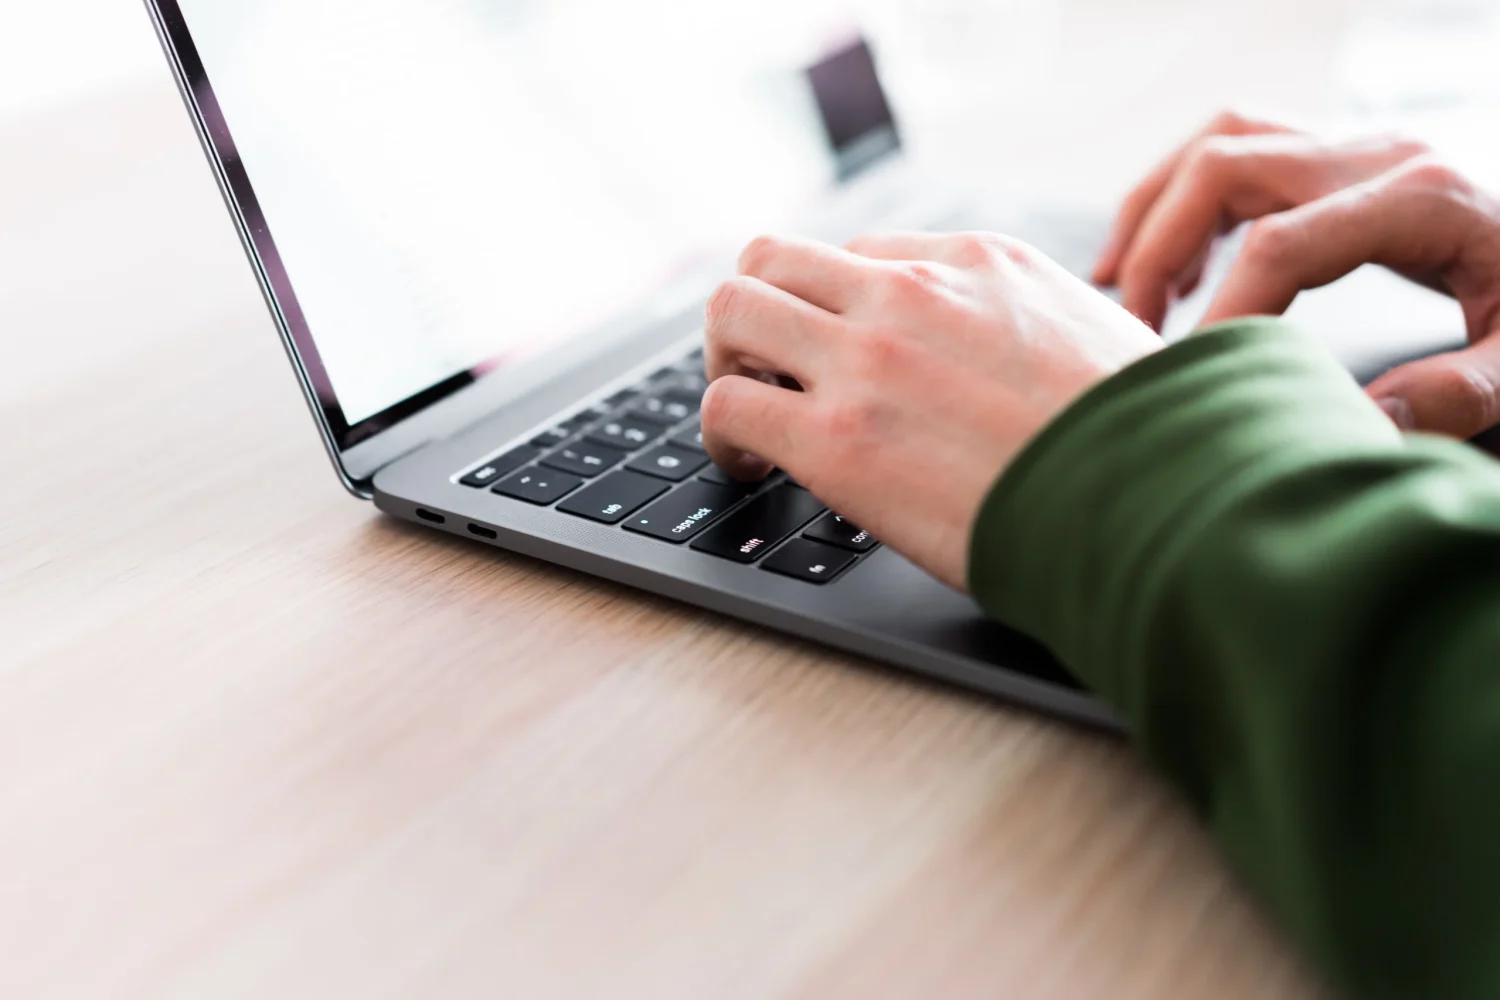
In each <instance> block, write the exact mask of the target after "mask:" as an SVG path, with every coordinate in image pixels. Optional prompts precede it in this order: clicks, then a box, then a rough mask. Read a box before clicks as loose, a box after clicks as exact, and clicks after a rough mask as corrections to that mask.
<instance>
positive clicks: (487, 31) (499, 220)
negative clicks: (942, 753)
mask: <svg viewBox="0 0 1500 1000" xmlns="http://www.w3.org/2000/svg"><path fill="white" fill-rule="evenodd" d="M147 7H148V8H149V10H150V13H151V15H152V18H153V20H154V22H155V24H156V28H157V32H158V35H159V37H160V39H161V41H162V44H163V47H164V49H165V51H166V54H167V56H168V59H169V61H170V64H171V66H172V69H173V71H174V73H175V75H176V78H177V81H178V84H179V87H180V89H181V92H182V94H183V97H184V99H185V102H186V105H187V108H188V111H189V112H190V114H191V116H192V119H193V121H194V123H195V125H196V128H197V131H198V133H199V136H200V138H201V140H202V143H203V147H204V149H205V151H206V153H207V155H208V159H209V161H210V164H211V165H212V168H213V170H214V173H215V175H216V176H217V179H218V182H219V185H220V187H221V189H222V192H223V195H224V198H225V201H226V203H227V205H228V208H229V211H230V215H231V217H232V218H233V221H234V224H235V225H236V227H237V228H238V231H239V234H240V237H241V239H242V241H243V244H244V246H245V249H246V252H247V254H248V257H249V261H250V264H251V266H252V267H253V268H254V271H255V274H256V277H257V279H258V281H259V283H260V286H261V288H262V291H263V293H264V296H265V299H266V302H267V304H268V306H269V308H270V312H271V315H272V317H273V319H274V321H275V325H276V327H277V328H278V330H279V332H280V335H281V337H282V340H283V343H284V345H285V348H286V351H287V354H288V356H289V358H290V360H291V363H292V367H293V369H294V371H295V373H296V376H297V378H298V380H299V381H300V383H301V385H302V389H303V391H304V393H305V395H306V398H307V401H308V404H309V406H310V407H311V410H312V415H313V418H314V420H315V422H316V424H317V426H318V429H319V431H320V433H321V435H322V438H323V441H324V444H325V445H326V447H327V450H328V453H329V455H330V457H331V458H332V460H333V465H334V468H335V469H336V470H337V473H338V475H339V478H340V480H341V481H342V482H343V484H344V486H345V487H347V489H348V490H349V491H350V492H351V493H353V494H354V495H355V496H357V497H359V498H361V499H364V500H368V501H373V502H374V504H375V505H376V506H377V507H378V508H379V509H380V510H382V511H384V512H385V513H387V514H389V515H391V516H393V517H397V518H401V519H404V520H407V521H411V522H413V523H415V524H418V525H422V526H424V527H427V528H431V529H433V530H436V531H442V532H446V533H449V534H452V535H457V536H459V537H461V538H465V539H468V540H469V541H471V542H474V543H476V544H482V545H490V546H495V547H498V548H502V549H506V550H509V551H511V552H517V553H522V554H524V555H527V556H531V557H535V558H538V559H543V560H547V561H549V562H552V563H556V564H559V565H562V566H566V567H569V568H571V569H574V570H577V571H581V572H584V573H589V574H593V575H595V576H598V577H602V578H604V579H607V580H611V581H614V582H616V583H620V584H626V585H629V586H631V587H636V588H639V589H641V590H645V591H649V592H651V593H653V594H659V595H664V596H666V597H670V598H674V599H676V600H680V601H684V602H687V603H689V604H693V605H697V606H699V607H702V608H705V609H708V610H709V611H712V612H715V613H718V614H722V615H728V616H733V617H735V618H738V619H742V620H744V621H746V622H749V623H752V624H754V625H758V626H762V627H765V628H770V629H776V630H779V631H781V632H785V633H789V634H791V635H795V636H800V637H803V638H805V639H809V640H813V641H815V642H819V643H823V644H826V645H828V646H831V647H836V648H838V649H841V650H846V651H848V652H850V653H854V654H858V655H861V656H864V657H868V658H870V659H872V660H875V661H878V662H880V663H884V664H888V665H890V666H893V667H897V668H902V669H905V670H910V671H915V672H917V673H919V674H922V675H924V676H926V677H929V678H934V679H937V680H940V681H944V682H950V683H953V684H958V685H962V686H964V687H966V688H970V689H974V690H977V691H980V692H985V693H988V694H991V695H995V696H999V697H1001V698H1004V699H1008V700H1010V701H1013V702H1017V703H1020V704H1024V705H1027V706H1031V707H1034V708H1036V709H1040V710H1044V711H1047V712H1051V713H1056V714H1058V715H1062V716H1066V717H1069V718H1072V719H1075V720H1079V721H1081V722H1084V723H1088V724H1093V725H1098V726H1103V727H1107V728H1108V727H1115V726H1116V725H1117V720H1116V718H1115V716H1114V715H1113V714H1112V713H1111V712H1110V710H1108V709H1107V708H1106V707H1105V706H1103V705H1102V704H1101V703H1100V702H1098V701H1096V700H1095V699H1094V698H1093V697H1091V696H1090V695H1089V694H1088V693H1087V692H1086V691H1084V690H1083V689H1082V688H1081V687H1080V685H1079V684H1078V683H1077V682H1076V681H1075V680H1074V679H1073V678H1072V677H1071V676H1070V675H1069V674H1068V673H1067V672H1066V671H1065V670H1064V669H1063V668H1062V667H1061V666H1059V664H1058V663H1057V662H1056V661H1055V660H1054V659H1053V658H1052V657H1051V656H1050V655H1049V654H1048V652H1047V651H1046V650H1045V649H1043V648H1041V647H1040V646H1039V645H1038V644H1036V643H1034V642H1032V641H1031V640H1029V639H1027V638H1026V637H1024V636H1022V635H1019V634H1017V633H1015V632H1013V631H1011V630H1008V629H1006V628H1004V627H1003V626H1001V625H999V624H997V623H995V622H993V621H991V620H989V619H987V618H986V617H985V616H984V615H983V614H982V613H981V612H980V611H979V609H978V608H977V607H976V606H975V605H974V604H973V602H972V601H970V600H969V598H967V597H965V596H963V595H961V594H958V593H956V592H954V591H952V590H950V589H948V588H946V587H944V586H943V585H941V584H939V583H937V582H935V581H934V580H933V579H932V578H930V577H929V576H927V575H926V574H925V573H924V572H922V571H921V570H919V569H918V568H916V567H915V566H914V565H912V564H911V563H910V562H908V561H907V560H906V559H904V558H903V557H901V556H900V555H898V554H897V553H895V552H893V551H892V550H890V549H889V548H886V547H885V546H883V545H881V543H880V540H879V539H877V538H874V537H871V535H870V534H869V533H868V532H866V531H864V530H863V529H862V528H860V526H859V525H857V524H852V523H850V522H849V521H847V520H845V519H844V518H842V517H841V516H840V515H839V513H838V512H837V511H831V510H828V509H826V507H825V506H824V504H823V503H822V502H821V501H820V500H819V499H818V498H817V497H815V496H814V495H813V494H811V493H810V492H808V491H807V490H805V489H803V488H802V487H801V486H799V485H798V484H797V483H795V482H792V481H790V480H788V479H787V478H786V477H785V476H784V475H780V474H774V475H773V476H772V477H771V478H770V479H769V480H767V481H766V482H765V483H762V484H756V485H751V486H747V485H743V484H739V483H736V482H734V481H732V480H730V479H729V478H728V477H726V476H725V475H724V474H722V473H721V472H720V471H719V470H717V469H716V468H715V467H714V466H713V465H712V464H711V463H710V462H709V460H708V457H707V456H706V455H705V453H704V451H703V449H702V441H701V436H700V430H699V425H698V419H697V414H698V405H699V401H700V399H701V397H702V394H703V391H704V389H705V388H706V385H707V383H706V381H705V378H704V371H703V356H702V351H701V336H702V330H701V320H702V310H703V305H704V302H705V300H706V298H707V296H708V294H709V293H710V291H711V290H712V289H713V287H714V286H715V285H716V284H717V282H718V281H720V280H722V279H723V278H724V277H725V276H726V275H728V274H729V273H731V270H732V267H733V261H734V258H735V255H736V253H737V251H738V249H739V248H740V247H741V246H743V244H744V243H745V242H746V241H747V240H748V239H749V238H750V237H752V236H754V235H756V234H758V233H760V232H765V231H795V232H799V233H803V234H807V235H811V236H814V237H820V238H824V239H829V240H833V241H843V240H846V239H848V238H850V237H852V236H854V235H856V234H858V233H860V232H866V231H874V230H882V229H913V228H933V229H955V228H1000V227H1001V226H997V225H996V224H995V223H996V221H997V220H995V219H993V218H984V219H980V218H978V215H979V214H980V213H978V212H977V210H976V208H975V202H974V201H973V200H972V199H969V198H966V197H965V196H963V195H962V194H961V193H955V192H954V191H952V190H950V189H947V188H945V186H944V185H942V184H939V183H935V182H933V181H932V180H931V179H930V178H927V177H924V176H922V175H921V174H920V173H919V172H918V171H917V170H915V169H914V168H913V167H912V166H911V165H910V163H909V162H908V160H907V157H906V156H905V155H904V154H903V150H902V143H901V133H900V130H899V128H898V126H897V122H896V120H895V118H894V116H893V114H892V111H891V103H890V101H889V100H888V99H887V95H886V93H885V91H884V89H883V87H882V84H881V80H880V78H879V74H878V72H877V69H876V60H875V56H874V54H873V53H872V51H871V48H870V46H869V45H868V44H867V43H866V42H865V41H864V40H863V39H862V38H860V37H859V36H858V35H853V36H850V35H848V34H842V35H838V36H830V35H829V34H827V33H826V25H824V24H821V23H819V16H820V15H819V12H820V10H821V6H820V4H819V3H818V2H817V0H799V2H792V0H764V2H762V3H758V4H756V5H751V6H750V7H746V5H740V4H732V3H729V2H727V0H633V2H631V3H620V2H618V0H553V2H541V0H531V2H522V0H515V2H512V3H508V4H481V3H473V2H457V0H454V2H445V3H428V4H419V5H412V4H409V3H398V2H397V0H362V2H361V3H360V4H358V5H351V4H348V3H347V2H345V0H147ZM1002 225H1003V228H1005V229H1007V230H1008V231H1010V232H1012V233H1016V234H1018V235H1020V236H1022V237H1023V238H1026V239H1028V240H1030V241H1031V242H1033V243H1035V244H1036V245H1038V246H1039V247H1040V248H1041V249H1043V250H1044V251H1046V252H1048V253H1050V254H1051V255H1053V256H1054V257H1056V258H1058V259H1059V260H1061V261H1062V262H1063V263H1064V264H1065V265H1070V266H1072V267H1073V268H1074V269H1075V270H1078V271H1080V272H1081V271H1082V270H1083V269H1086V268H1087V266H1088V264H1089V262H1090V259H1091V257H1092V252H1093V250H1094V249H1095V248H1096V246H1097V245H1098V242H1099V240H1100V238H1101V237H1102V233H1103V226H1102V224H1101V222H1100V220H1099V219H1098V218H1096V217H1092V216H1088V215H1080V216H1070V215H1067V214H1058V213H1053V214H1050V215H1041V214H1035V213H1034V214H1032V215H1016V216H1012V217H1009V218H1007V219H1006V220H1005V221H1004V222H1003V224H1002ZM934 488H941V484H934Z"/></svg>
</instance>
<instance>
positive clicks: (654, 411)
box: [625, 396, 698, 426]
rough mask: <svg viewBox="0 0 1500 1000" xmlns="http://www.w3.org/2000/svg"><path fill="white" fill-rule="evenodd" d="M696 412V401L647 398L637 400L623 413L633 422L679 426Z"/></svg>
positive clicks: (661, 397) (658, 397)
mask: <svg viewBox="0 0 1500 1000" xmlns="http://www.w3.org/2000/svg"><path fill="white" fill-rule="evenodd" d="M697 412H698V401H697V400H696V399H695V400H692V401H691V402H688V401H685V400H681V399H671V398H669V397H667V396H647V397H645V398H644V399H640V400H637V401H636V402H635V403H633V404H631V406H630V407H629V408H628V409H627V410H626V411H625V415H626V416H627V417H629V418H631V419H634V420H645V421H649V422H650V423H653V424H662V425H664V426H665V425H670V424H680V423H682V421H684V420H686V419H687V418H688V417H691V416H692V415H693V414H695V413H697Z"/></svg>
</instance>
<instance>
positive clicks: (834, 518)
mask: <svg viewBox="0 0 1500 1000" xmlns="http://www.w3.org/2000/svg"><path fill="white" fill-rule="evenodd" d="M802 537H803V538H811V539H813V540H815V541H819V542H827V543H828V544H829V545H837V546H838V547H839V548H841V549H848V550H849V551H851V552H868V551H870V550H871V549H873V548H874V547H875V546H876V545H878V544H880V543H879V542H877V541H875V536H873V535H871V534H870V533H869V532H868V531H866V530H864V529H863V528H861V527H860V526H859V525H857V524H855V523H854V522H853V521H850V520H848V519H846V518H842V517H840V516H839V515H837V514H829V515H828V516H827V517H825V518H823V519H822V520H821V521H819V522H818V523H817V524H814V525H813V526H812V527H811V528H808V529H807V530H806V531H804V532H803V533H802Z"/></svg>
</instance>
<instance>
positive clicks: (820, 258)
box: [739, 236, 869, 313]
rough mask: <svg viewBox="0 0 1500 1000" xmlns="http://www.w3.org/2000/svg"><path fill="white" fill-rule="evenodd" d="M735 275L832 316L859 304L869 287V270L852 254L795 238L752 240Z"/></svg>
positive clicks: (742, 255)
mask: <svg viewBox="0 0 1500 1000" xmlns="http://www.w3.org/2000/svg"><path fill="white" fill-rule="evenodd" d="M739 271H740V273H741V274H743V275H746V276H748V277H752V278H759V279H760V280H761V281H764V282H765V283H766V284H768V285H773V286H775V287H777V288H780V289H781V290H782V291H785V292H788V293H790V294H792V295H795V296H797V298H799V299H802V300H803V301H805V302H810V303H812V304H813V305H815V306H818V307H819V308H821V309H825V310H827V311H828V312H832V313H841V312H846V311H847V310H848V309H850V308H851V307H852V306H853V305H854V304H856V303H857V302H859V301H861V300H862V299H863V298H864V297H865V295H866V292H867V288H868V285H869V270H868V268H867V267H866V266H865V262H864V261H862V260H860V258H859V257H858V256H856V255H855V254H852V253H850V252H848V251H847V250H841V249H839V248H838V247H835V246H830V245H828V244H827V243H820V242H818V241H817V240H806V239H800V238H795V237H783V236H761V237H758V238H757V239H755V240H752V241H751V242H750V245H749V246H747V247H745V250H744V252H743V253H742V254H740V264H739Z"/></svg>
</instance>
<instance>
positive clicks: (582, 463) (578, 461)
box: [542, 441, 624, 479]
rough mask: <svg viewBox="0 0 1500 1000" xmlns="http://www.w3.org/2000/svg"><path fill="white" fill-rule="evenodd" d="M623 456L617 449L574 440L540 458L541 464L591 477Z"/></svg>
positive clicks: (612, 466) (612, 465) (576, 474)
mask: <svg viewBox="0 0 1500 1000" xmlns="http://www.w3.org/2000/svg"><path fill="white" fill-rule="evenodd" d="M623 457H624V456H623V455H621V454H620V452H619V450H618V449H615V448H608V447H605V446H604V445H602V444H594V443H593V442H592V441H575V442H573V443H572V444H570V445H568V446H567V447H566V448H559V449H557V450H556V451H554V452H553V453H552V454H550V455H548V456H547V457H546V458H544V459H542V464H543V465H547V466H551V467H552V468H554V469H561V470H562V471H563V472H571V473H573V475H575V476H584V477H586V478H588V479H592V478H594V477H595V476H597V475H598V474H599V473H601V472H604V471H605V470H606V469H612V468H614V466H615V465H617V464H619V461H620V459H621V458H623Z"/></svg>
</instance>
